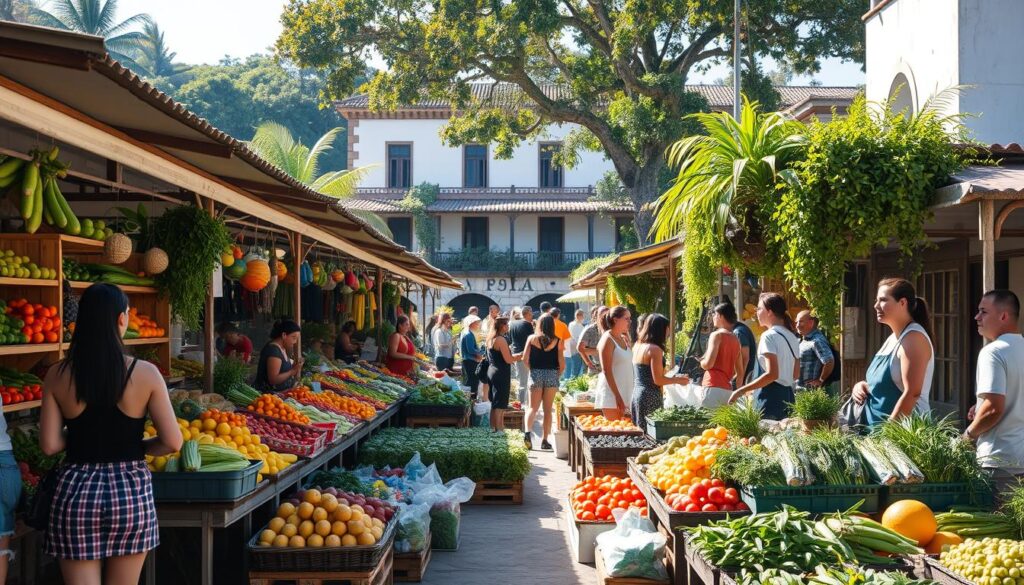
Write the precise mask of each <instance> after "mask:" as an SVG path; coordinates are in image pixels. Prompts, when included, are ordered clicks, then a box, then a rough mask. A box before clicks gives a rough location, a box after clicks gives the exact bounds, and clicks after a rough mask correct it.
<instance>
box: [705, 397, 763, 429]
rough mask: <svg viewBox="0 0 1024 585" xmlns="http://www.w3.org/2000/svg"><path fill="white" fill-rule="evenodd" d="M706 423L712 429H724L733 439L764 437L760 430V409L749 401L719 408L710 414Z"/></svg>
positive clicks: (739, 401)
mask: <svg viewBox="0 0 1024 585" xmlns="http://www.w3.org/2000/svg"><path fill="white" fill-rule="evenodd" d="M708 422H709V423H710V424H711V426H713V427H725V429H726V430H727V431H729V434H730V435H732V436H734V437H756V438H758V439H759V438H761V437H762V436H764V430H763V429H762V428H761V409H760V408H759V407H758V406H757V404H756V403H755V402H754V401H753V400H751V399H745V400H738V401H737V402H735V403H733V404H726V405H723V406H719V407H718V408H716V409H715V410H714V411H713V412H712V413H711V419H710V421H708Z"/></svg>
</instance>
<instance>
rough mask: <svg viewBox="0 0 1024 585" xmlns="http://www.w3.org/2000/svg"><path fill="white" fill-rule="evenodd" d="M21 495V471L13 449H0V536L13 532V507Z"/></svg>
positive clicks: (16, 504) (15, 506) (16, 505)
mask: <svg viewBox="0 0 1024 585" xmlns="http://www.w3.org/2000/svg"><path fill="white" fill-rule="evenodd" d="M20 497H21V471H19V470H18V463H17V462H16V461H15V460H14V452H13V451H0V537H3V536H10V535H12V534H14V509H15V508H17V507H18V498H20Z"/></svg>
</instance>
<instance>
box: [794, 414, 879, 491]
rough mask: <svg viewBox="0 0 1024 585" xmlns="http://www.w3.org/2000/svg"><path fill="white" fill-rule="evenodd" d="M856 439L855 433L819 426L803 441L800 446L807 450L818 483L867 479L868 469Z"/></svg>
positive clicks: (858, 482) (831, 483) (860, 482)
mask: <svg viewBox="0 0 1024 585" xmlns="http://www.w3.org/2000/svg"><path fill="white" fill-rule="evenodd" d="M854 441H856V437H855V436H854V435H851V434H849V433H844V432H843V431H841V430H839V429H835V428H828V427H820V428H818V429H815V430H814V431H812V432H811V433H810V434H809V435H807V436H806V437H804V438H803V440H802V441H800V448H801V449H802V450H803V451H804V452H805V453H807V457H808V459H809V460H810V462H811V467H812V470H813V471H814V474H815V476H816V477H817V479H818V483H824V484H826V485H860V484H864V483H867V480H868V469H867V466H866V465H865V464H864V460H863V459H861V456H860V452H859V451H858V450H857V445H856V443H855V442H854Z"/></svg>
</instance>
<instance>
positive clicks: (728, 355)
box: [701, 333, 740, 389]
mask: <svg viewBox="0 0 1024 585" xmlns="http://www.w3.org/2000/svg"><path fill="white" fill-rule="evenodd" d="M720 337H721V342H720V343H719V345H718V355H716V356H715V363H714V364H712V366H711V369H710V370H708V371H706V372H704V380H703V381H701V386H703V387H705V388H725V389H729V388H732V377H733V375H735V374H736V356H737V355H739V353H740V340H739V338H738V337H736V336H735V335H733V334H731V333H726V334H725V335H722V336H720Z"/></svg>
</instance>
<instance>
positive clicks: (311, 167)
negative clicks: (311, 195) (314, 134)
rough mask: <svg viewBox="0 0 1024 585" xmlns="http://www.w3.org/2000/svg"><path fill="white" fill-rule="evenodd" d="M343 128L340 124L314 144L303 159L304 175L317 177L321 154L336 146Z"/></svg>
mask: <svg viewBox="0 0 1024 585" xmlns="http://www.w3.org/2000/svg"><path fill="white" fill-rule="evenodd" d="M342 130H344V128H342V127H340V126H339V127H337V128H331V129H330V130H328V131H327V132H325V133H324V135H323V136H321V137H320V139H319V140H317V141H316V144H314V145H313V148H312V149H310V151H309V154H308V155H307V156H306V160H305V161H303V168H302V174H303V175H304V176H307V177H316V176H317V175H318V171H319V168H318V163H319V160H320V155H322V154H323V153H325V152H327V151H328V150H330V149H331V148H333V147H334V140H335V139H336V138H337V137H338V134H340V133H341V131H342Z"/></svg>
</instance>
